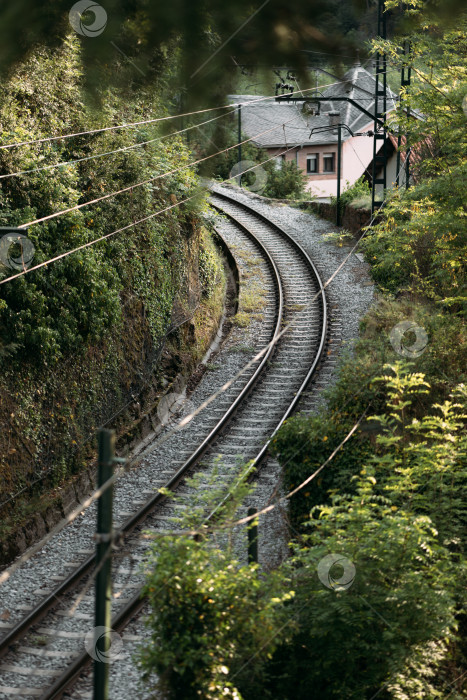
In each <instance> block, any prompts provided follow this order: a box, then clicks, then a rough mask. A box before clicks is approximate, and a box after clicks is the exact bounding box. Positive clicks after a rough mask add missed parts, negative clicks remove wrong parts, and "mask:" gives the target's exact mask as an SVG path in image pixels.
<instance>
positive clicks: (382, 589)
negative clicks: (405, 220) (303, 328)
mask: <svg viewBox="0 0 467 700" xmlns="http://www.w3.org/2000/svg"><path fill="white" fill-rule="evenodd" d="M384 370H385V372H384V374H383V375H382V376H378V377H375V379H374V383H373V386H374V388H377V387H379V386H381V388H382V394H383V396H385V397H386V398H385V407H384V409H383V410H382V411H381V412H380V413H379V414H377V415H373V416H370V417H369V418H368V420H369V421H370V422H371V423H372V424H375V423H376V424H377V425H379V432H378V433H377V434H376V436H375V439H374V440H373V444H372V449H371V451H366V454H365V451H364V448H365V444H367V443H365V442H363V444H362V443H360V445H359V440H358V438H353V439H352V442H351V443H347V445H348V447H347V446H346V447H345V448H344V452H343V453H341V455H340V457H339V453H338V454H337V455H336V457H335V458H334V459H333V461H332V462H331V463H330V464H329V465H328V466H327V467H325V469H324V471H323V472H322V473H321V474H320V476H321V477H322V478H323V481H322V483H321V484H318V485H316V486H315V487H314V491H312V487H313V486H312V485H313V481H312V482H311V484H310V485H309V486H307V487H306V489H307V490H309V491H310V493H312V498H310V499H309V500H308V506H309V507H310V516H309V519H308V521H307V522H304V521H303V519H302V520H301V521H298V520H297V519H296V520H295V521H294V528H295V532H296V534H298V533H299V534H300V537H299V538H298V539H296V545H295V559H294V561H295V565H296V579H295V580H294V583H293V586H294V589H295V591H296V596H295V599H294V603H293V605H292V608H293V609H292V610H291V613H292V614H294V610H295V611H296V612H295V617H296V618H297V619H298V632H297V633H296V634H295V637H294V639H293V640H292V642H289V643H287V644H284V645H282V646H281V647H280V648H279V649H277V650H276V653H275V656H274V659H273V661H272V662H271V663H270V664H269V666H268V669H267V673H268V674H270V679H269V681H268V683H267V688H266V695H265V697H281V698H284V700H285V699H288V698H290V699H291V700H292V698H294V699H295V698H297V699H298V700H300V699H301V698H303V699H305V698H308V697H309V692H310V688H313V692H316V694H317V696H319V697H320V698H323V699H324V700H328V699H329V700H331V699H332V698H349V700H350V698H354V697H359V698H371V697H373V695H374V694H375V693H378V694H381V697H382V698H388V699H389V698H392V699H396V698H397V699H398V700H399V699H403V700H409V699H411V698H420V699H422V698H423V699H424V700H425V699H426V700H428V699H430V700H431V699H432V698H444V697H445V696H446V692H447V691H446V689H447V688H449V684H450V683H452V679H453V678H455V677H456V675H457V671H456V670H452V669H453V668H454V669H456V664H457V663H460V662H461V659H460V655H461V650H460V648H459V647H458V642H457V636H456V631H457V628H458V616H459V611H461V610H462V609H463V607H464V606H465V589H464V587H463V583H462V581H463V576H464V573H463V572H465V544H466V542H465V532H466V520H467V517H466V515H467V513H466V508H465V503H464V499H463V494H464V493H465V487H466V479H467V449H466V448H467V439H466V436H465V430H464V428H465V421H466V418H467V416H466V408H467V394H466V391H465V387H464V386H463V385H461V386H460V387H459V388H458V389H457V390H456V392H455V394H454V396H453V398H454V400H453V401H447V402H445V403H444V404H443V405H439V404H434V405H433V406H432V409H431V411H430V412H429V413H427V414H426V415H423V417H422V418H421V419H417V418H415V417H414V416H413V410H414V408H415V407H416V405H417V402H418V399H419V397H420V395H421V394H423V393H426V392H428V390H429V385H428V383H427V382H426V381H425V379H424V376H423V374H421V373H417V372H411V371H410V366H408V365H406V364H405V363H396V364H394V365H392V366H388V365H387V366H385V367H384ZM320 425H321V426H323V430H324V431H325V432H326V433H327V432H330V441H329V442H330V444H329V445H326V448H327V449H325V450H323V449H322V445H323V437H324V436H323V434H322V432H321V433H318V431H319V426H320ZM349 428H350V425H349V424H347V425H345V427H344V426H342V428H341V424H340V422H339V420H336V421H335V422H334V421H333V420H332V418H331V415H330V411H329V409H328V411H327V413H325V414H324V415H323V416H320V417H319V418H318V419H316V418H313V417H312V418H299V419H295V420H294V421H290V422H288V423H287V424H286V425H285V426H284V427H283V428H282V429H281V431H280V432H279V436H278V439H277V441H276V449H278V450H279V454H280V459H281V462H282V464H283V465H284V472H285V479H286V483H287V486H289V485H290V484H289V482H290V481H291V478H292V476H291V475H293V477H294V478H297V477H298V479H302V480H304V479H305V478H306V477H307V476H309V475H310V474H312V473H313V471H314V469H315V466H316V465H317V463H318V462H319V461H321V462H324V460H325V459H326V458H327V457H328V456H329V454H330V453H331V452H332V451H333V449H334V448H335V447H336V443H338V442H339V441H340V439H342V437H343V433H346V432H348V430H349ZM332 431H334V432H332ZM338 431H339V433H340V434H338V435H337V436H336V433H338ZM310 437H311V440H310ZM319 440H320V441H321V445H320V442H319ZM324 442H326V443H327V441H324ZM320 448H321V449H320ZM349 448H350V449H349ZM297 453H299V454H302V455H303V457H302V460H303V463H304V464H303V465H298V467H299V468H298V469H297V462H298V459H297ZM305 455H307V456H308V459H309V468H308V472H307V470H306V469H305V464H306V457H305ZM315 456H318V457H319V459H316V460H315ZM300 467H301V469H300ZM295 472H297V477H295ZM325 474H327V478H326V482H324V475H325ZM298 479H297V480H298ZM294 485H296V484H294ZM320 489H326V492H325V493H323V492H321V493H320ZM320 496H324V498H323V499H322V501H321V504H318V503H317V499H318V498H319V497H320ZM292 505H293V502H292ZM303 508H304V503H302V510H303ZM292 513H294V511H293V510H292ZM297 530H298V532H297ZM331 552H332V553H338V554H341V555H342V556H344V557H346V558H347V559H349V560H350V561H351V562H352V563H353V565H354V566H355V568H356V577H355V580H354V582H353V583H352V585H351V586H350V587H349V588H347V589H346V590H341V591H335V590H331V589H329V588H326V587H325V586H323V585H322V583H321V582H320V581H318V580H317V576H316V573H317V567H318V563H319V562H320V561H321V560H322V559H323V557H324V556H326V555H327V554H329V553H331ZM335 567H336V570H335V571H334V572H333V578H334V579H339V578H340V577H341V576H342V571H341V570H340V569H339V566H338V565H337V564H336V565H335ZM451 671H452V672H451ZM292 679H293V682H292ZM454 685H455V684H454ZM273 689H274V690H273ZM268 692H269V695H268ZM246 697H247V698H248V696H246ZM456 697H457V696H456ZM459 697H461V696H459ZM462 697H463V696H462Z"/></svg>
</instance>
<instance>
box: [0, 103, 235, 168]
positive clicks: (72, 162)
mask: <svg viewBox="0 0 467 700" xmlns="http://www.w3.org/2000/svg"><path fill="white" fill-rule="evenodd" d="M235 111H236V110H235V109H233V110H231V111H230V112H224V114H220V115H219V116H217V117H213V118H212V119H207V120H206V121H204V122H201V123H200V124H193V125H191V126H187V127H185V128H184V129H179V130H178V131H172V132H170V133H168V134H164V135H163V136H158V137H157V138H154V139H149V140H148V141H141V142H140V143H134V144H132V145H131V146H122V148H117V149H116V150H114V151H106V152H105V153H96V154H94V155H92V156H85V157H83V158H76V159H74V160H68V161H63V162H62V163H53V164H52V165H43V166H40V167H38V168H31V169H30V170H19V171H17V172H15V173H7V174H6V175H0V180H4V179H5V178H7V177H17V176H19V175H29V174H31V173H36V172H40V171H43V170H53V169H55V168H63V167H65V166H70V165H75V164H77V163H82V162H83V161H88V160H93V159H95V158H104V157H105V156H112V155H115V154H116V153H124V152H125V151H130V150H132V149H134V148H141V147H142V146H147V145H148V144H150V143H156V142H158V141H163V140H164V139H167V138H171V137H172V136H178V135H179V134H184V133H186V132H187V131H190V130H191V129H197V128H200V127H202V126H206V124H211V123H212V122H215V121H217V120H219V119H223V118H224V117H226V116H229V115H230V114H234V113H235Z"/></svg>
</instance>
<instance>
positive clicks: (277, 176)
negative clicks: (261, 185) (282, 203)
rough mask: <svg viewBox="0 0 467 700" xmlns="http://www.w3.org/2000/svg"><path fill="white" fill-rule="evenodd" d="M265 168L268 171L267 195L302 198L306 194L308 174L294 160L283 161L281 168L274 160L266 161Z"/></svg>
mask: <svg viewBox="0 0 467 700" xmlns="http://www.w3.org/2000/svg"><path fill="white" fill-rule="evenodd" d="M264 168H265V170H266V172H267V173H268V179H267V183H266V187H265V189H264V191H263V195H264V196H265V197H273V198H275V199H300V198H301V197H303V196H304V194H305V184H306V176H305V175H304V174H303V172H302V171H301V170H300V169H299V168H297V165H296V163H295V162H294V161H290V162H289V161H283V162H282V164H281V167H280V168H276V167H275V163H274V162H271V163H266V164H265V166H264Z"/></svg>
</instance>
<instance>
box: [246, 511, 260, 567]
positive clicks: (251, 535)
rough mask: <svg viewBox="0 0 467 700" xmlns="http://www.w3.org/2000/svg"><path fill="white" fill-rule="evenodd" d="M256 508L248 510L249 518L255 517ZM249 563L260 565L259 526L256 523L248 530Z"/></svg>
mask: <svg viewBox="0 0 467 700" xmlns="http://www.w3.org/2000/svg"><path fill="white" fill-rule="evenodd" d="M256 512H257V510H256V508H248V517H249V518H250V517H251V516H252V515H255V513H256ZM248 563H249V564H257V563H258V525H257V523H255V522H254V521H252V523H251V524H250V526H249V528H248Z"/></svg>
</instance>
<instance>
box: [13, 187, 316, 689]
mask: <svg viewBox="0 0 467 700" xmlns="http://www.w3.org/2000/svg"><path fill="white" fill-rule="evenodd" d="M211 201H212V204H213V206H214V207H216V209H217V210H218V211H219V212H223V214H224V215H225V216H226V217H227V223H226V224H225V226H226V227H227V228H228V229H229V228H230V229H231V230H232V235H235V236H236V237H237V240H238V239H242V240H243V245H244V246H246V247H247V248H249V249H250V251H251V253H252V254H254V255H256V256H258V257H260V258H261V266H262V279H263V283H264V285H265V287H266V289H267V294H266V297H265V303H264V309H263V310H262V316H263V324H262V330H261V332H260V335H259V336H258V337H257V342H258V345H259V346H264V345H266V344H268V343H269V342H270V341H271V340H272V339H273V338H275V337H276V336H277V335H278V334H279V333H280V331H281V329H282V328H283V327H284V325H286V324H287V323H289V322H290V321H291V320H292V319H294V317H295V316H296V315H297V313H298V312H299V315H298V317H297V318H296V319H295V322H294V323H293V325H292V326H291V328H290V329H289V330H288V331H287V333H285V334H284V335H283V336H282V337H281V338H280V339H279V341H278V342H277V344H275V345H273V346H271V347H270V348H269V350H268V351H267V353H266V354H265V355H264V356H263V357H262V358H261V360H258V361H257V362H256V363H254V365H253V366H252V368H251V370H250V371H249V373H247V374H246V375H244V376H241V377H240V378H238V379H237V380H236V382H235V383H234V384H233V385H232V386H231V387H230V388H229V389H228V391H227V392H225V393H224V394H222V395H221V397H220V399H219V400H218V401H217V402H216V403H214V404H213V405H212V407H209V408H208V409H207V410H206V412H205V413H206V415H204V418H203V422H202V424H201V426H200V427H199V429H198V428H196V426H195V428H194V431H192V433H190V440H191V441H190V440H188V441H187V439H186V436H184V437H183V438H180V434H178V437H176V440H178V443H177V442H175V450H176V451H178V455H177V457H176V458H175V459H172V462H171V463H169V464H168V465H167V466H168V469H167V471H164V472H163V471H160V472H159V473H158V481H157V482H155V483H154V487H156V488H157V487H160V486H165V487H167V488H170V489H181V490H183V488H184V480H185V479H186V477H187V476H189V475H192V474H193V471H194V470H195V469H197V470H199V469H202V470H206V471H209V469H210V466H211V465H212V463H213V460H214V459H215V458H216V457H217V456H218V455H222V465H223V467H222V469H223V473H224V474H225V476H226V478H227V477H228V474H229V472H232V470H234V469H236V465H237V459H238V456H239V455H241V456H242V457H243V458H244V459H245V460H254V461H255V464H256V465H259V464H260V463H261V461H262V460H264V459H265V457H266V454H267V446H268V442H269V440H270V439H271V437H272V436H273V435H274V433H275V432H276V430H278V429H279V427H280V425H282V423H283V421H284V420H285V419H286V418H287V417H288V416H289V415H290V414H291V413H292V412H293V411H294V410H295V409H296V407H297V404H298V402H299V400H300V395H301V393H302V392H303V391H304V389H305V388H306V386H307V385H308V383H309V381H310V379H311V377H312V375H313V374H314V373H315V372H316V369H317V367H318V365H319V361H320V358H321V356H322V353H323V350H324V346H325V342H326V326H327V311H326V299H325V295H324V290H323V286H322V283H321V280H320V278H319V275H318V273H317V271H316V269H315V267H314V265H313V263H312V261H311V260H310V258H309V256H308V254H307V253H306V252H305V251H304V250H303V248H301V246H300V245H299V244H298V243H296V242H295V241H294V240H293V239H292V238H291V237H290V236H289V235H288V234H287V233H286V232H285V231H284V230H282V229H281V228H279V227H278V226H276V225H275V224H272V223H271V222H269V221H268V220H267V219H266V218H265V217H264V216H262V215H260V214H258V213H257V212H255V211H254V210H253V209H251V208H249V207H248V206H247V205H245V204H240V203H239V202H237V201H235V200H234V199H232V198H231V197H230V196H229V195H228V194H227V192H225V191H224V192H219V191H216V192H215V193H213V194H212V197H211ZM227 242H228V240H227ZM201 415H203V414H201ZM197 430H198V432H197ZM172 453H173V450H172ZM152 459H156V458H155V457H153V458H152ZM173 508H174V506H173V505H171V504H170V503H169V502H168V501H167V499H166V498H165V497H163V496H162V495H160V494H159V493H156V494H155V495H152V497H150V498H148V499H147V500H146V501H145V502H144V503H142V504H140V506H139V507H138V508H137V510H136V511H135V512H134V513H132V514H131V515H128V517H127V518H126V519H125V521H124V522H122V523H120V528H119V529H120V531H121V533H122V537H123V538H124V547H122V548H121V550H120V556H119V553H118V552H117V556H116V557H115V561H114V565H113V573H112V575H113V581H114V598H113V601H112V615H113V617H112V628H113V629H114V630H116V631H118V632H120V631H122V630H124V628H125V625H126V624H127V622H128V621H129V620H130V619H131V618H132V617H134V615H135V614H137V613H138V612H139V611H140V610H141V608H142V605H143V602H142V600H141V597H140V588H141V584H142V576H141V574H140V573H138V570H137V567H138V565H139V563H141V562H142V561H144V557H145V552H146V548H147V544H146V543H145V541H144V539H142V538H141V532H142V530H147V529H153V530H161V529H164V528H167V527H168V526H170V517H171V516H172V515H173ZM120 516H123V514H122V513H120ZM89 544H90V545H91V546H92V544H91V542H90V543H89ZM85 552H86V550H82V551H81V552H76V556H77V557H78V556H86V558H85V559H84V561H83V562H81V563H79V565H77V563H76V562H69V565H70V566H73V570H72V573H71V574H69V575H67V576H65V577H64V580H62V581H61V582H60V583H59V585H58V586H56V587H54V588H53V589H51V590H50V591H49V592H48V593H47V594H46V595H45V596H44V597H43V599H42V600H41V602H40V603H39V604H36V605H33V606H32V609H31V610H28V611H26V613H27V614H26V615H24V616H23V617H22V618H21V619H20V620H19V621H17V622H15V623H14V624H12V626H11V629H9V630H7V631H6V633H5V635H4V636H3V638H2V639H1V640H0V657H1V658H2V662H1V665H0V698H12V697H21V698H30V697H31V698H33V697H39V698H42V700H46V699H47V700H50V699H51V698H58V697H61V696H62V695H63V693H64V692H65V691H66V689H67V688H69V687H70V685H72V684H73V682H74V681H75V680H76V678H77V677H78V676H79V674H80V673H81V672H82V671H83V669H84V668H85V666H86V665H87V664H89V663H90V662H91V658H90V656H89V654H88V653H87V652H86V651H85V650H84V638H85V636H86V634H87V633H88V632H89V630H91V629H92V628H93V626H94V625H93V620H94V616H93V603H94V599H93V588H92V586H91V587H90V588H89V590H88V591H87V592H86V594H85V595H84V597H83V599H82V601H81V602H80V603H79V605H78V606H77V607H76V611H74V612H73V614H72V615H70V609H71V608H72V606H73V605H74V604H75V603H76V601H77V598H78V596H81V595H83V594H82V591H83V589H85V587H86V586H87V585H88V584H89V583H90V582H91V579H92V575H93V568H94V555H93V552H92V550H91V549H89V550H88V551H87V552H86V553H85ZM122 552H127V553H128V554H127V555H126V558H122V556H121V553H122ZM126 562H129V563H126ZM51 576H52V574H51ZM62 578H63V574H62ZM0 592H1V591H0ZM21 607H22V606H21V604H19V605H18V609H21ZM23 607H25V606H23ZM4 627H5V625H4ZM0 631H1V630H0ZM123 639H125V637H123Z"/></svg>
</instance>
